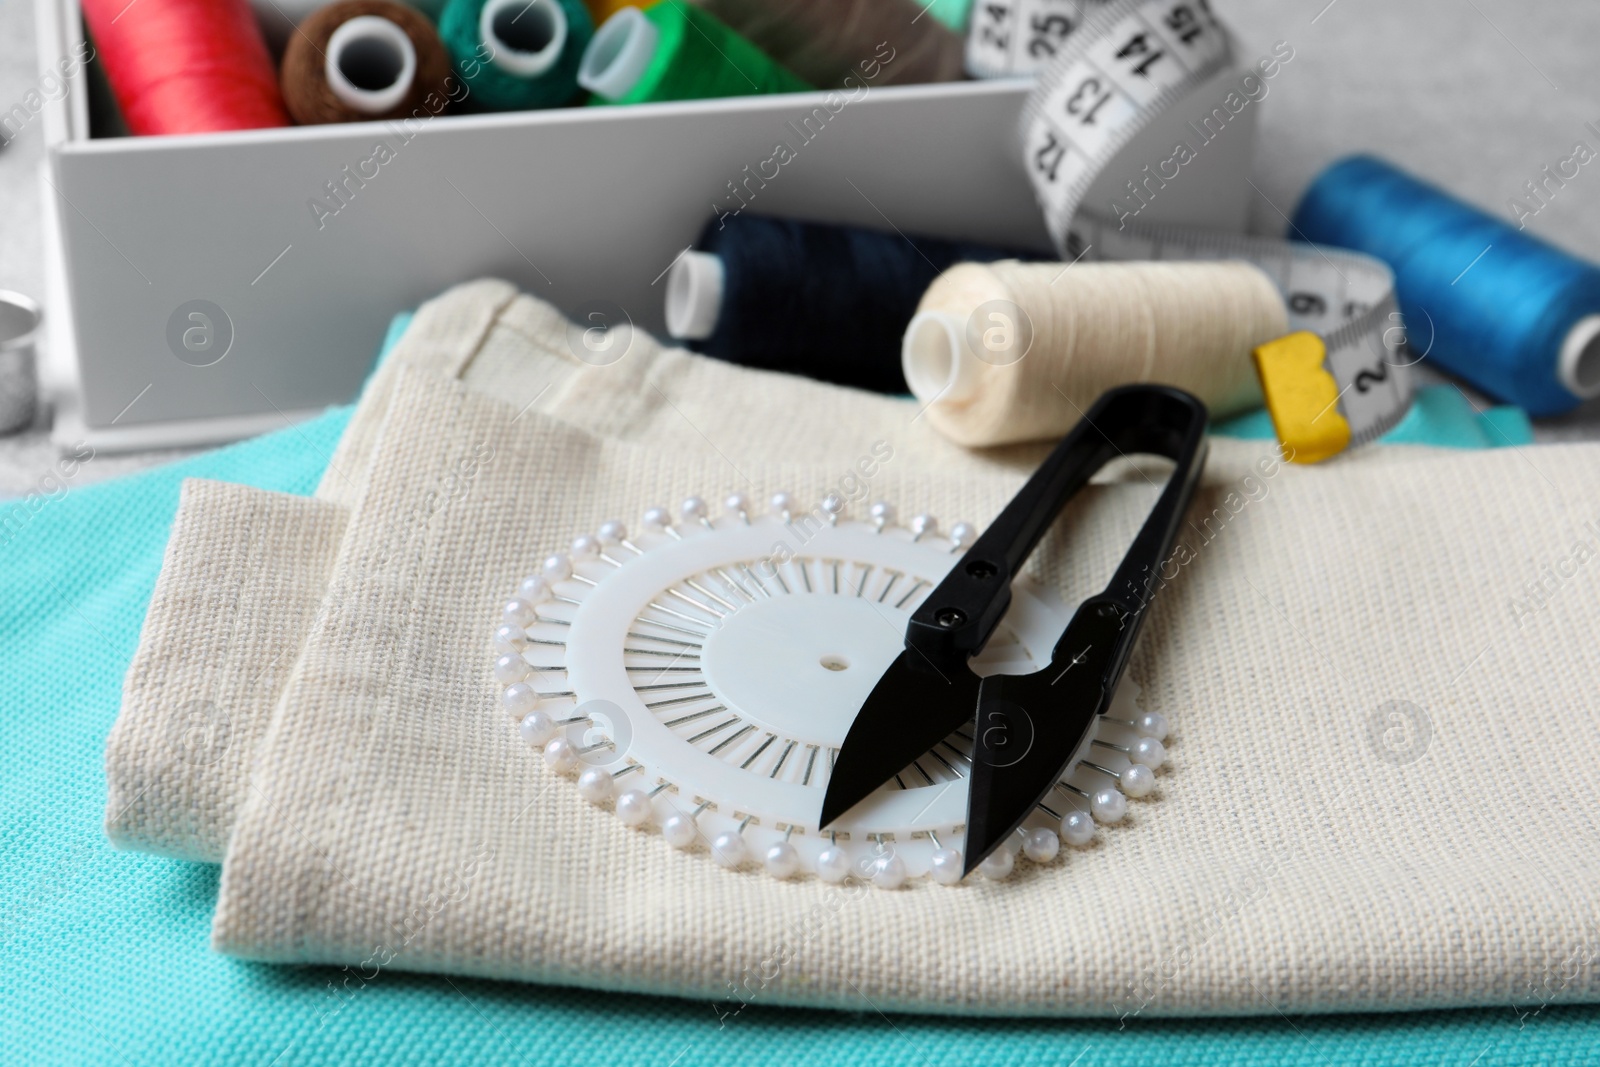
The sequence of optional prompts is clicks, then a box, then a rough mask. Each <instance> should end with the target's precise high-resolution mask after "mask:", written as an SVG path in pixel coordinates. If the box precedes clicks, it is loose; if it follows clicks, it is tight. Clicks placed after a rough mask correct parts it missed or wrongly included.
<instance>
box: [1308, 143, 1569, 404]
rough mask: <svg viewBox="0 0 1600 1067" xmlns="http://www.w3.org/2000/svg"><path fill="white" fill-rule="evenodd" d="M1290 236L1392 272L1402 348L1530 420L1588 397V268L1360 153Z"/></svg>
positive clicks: (1333, 177) (1325, 186) (1315, 196)
mask: <svg viewBox="0 0 1600 1067" xmlns="http://www.w3.org/2000/svg"><path fill="white" fill-rule="evenodd" d="M1294 228H1295V236H1296V237H1299V238H1302V239H1304V240H1307V241H1314V242H1318V243H1321V244H1328V245H1337V246H1338V247H1341V248H1353V249H1356V250H1357V251H1361V252H1366V253H1367V254H1369V255H1372V256H1376V257H1377V258H1379V259H1381V260H1383V261H1384V262H1385V263H1387V264H1389V266H1390V267H1391V268H1392V269H1393V270H1394V274H1395V287H1396V295H1397V296H1398V298H1399V301H1400V310H1401V311H1402V312H1403V313H1404V314H1405V317H1406V330H1407V333H1408V335H1409V338H1410V342H1411V345H1412V347H1413V348H1414V349H1415V350H1416V351H1418V352H1423V351H1426V354H1427V358H1428V359H1430V360H1432V361H1433V362H1435V363H1437V364H1438V365H1439V366H1441V367H1443V368H1444V369H1446V370H1448V371H1450V372H1451V373H1453V374H1456V375H1458V376H1459V377H1461V378H1464V379H1466V380H1467V381H1469V382H1471V383H1472V384H1473V385H1474V386H1476V387H1478V388H1479V389H1481V390H1483V391H1484V392H1485V393H1488V394H1489V395H1490V396H1493V397H1495V398H1497V399H1500V400H1504V401H1508V402H1510V403H1513V404H1517V405H1520V406H1521V407H1523V408H1525V409H1526V410H1527V411H1528V413H1529V414H1530V415H1557V414H1560V413H1561V412H1563V411H1568V410H1570V409H1572V408H1574V407H1576V406H1577V405H1578V404H1580V403H1582V402H1583V401H1584V400H1587V399H1589V398H1590V397H1593V396H1596V395H1600V268H1597V267H1595V266H1594V265H1593V264H1590V263H1585V262H1584V261H1583V260H1581V259H1578V258H1577V257H1575V256H1572V255H1569V254H1568V253H1566V252H1563V251H1561V250H1560V249H1559V248H1555V247H1553V246H1551V245H1548V244H1546V243H1545V242H1543V241H1541V240H1539V239H1538V238H1536V237H1533V236H1531V235H1529V234H1526V233H1523V232H1521V231H1519V230H1517V229H1516V228H1515V227H1513V226H1511V225H1509V224H1507V223H1505V222H1503V221H1501V220H1500V219H1497V218H1495V217H1493V216H1491V215H1488V214H1485V213H1484V212H1482V211H1479V210H1478V209H1477V208H1475V207H1471V206H1469V205H1467V204H1464V203H1462V202H1461V201H1459V200H1456V199H1455V198H1454V197H1451V196H1449V195H1447V194H1445V193H1444V192H1442V191H1441V190H1439V189H1436V188H1434V187H1433V186H1431V185H1428V184H1426V183H1424V182H1421V181H1418V180H1417V179H1416V178H1413V177H1411V176H1410V175H1409V174H1406V173H1405V172H1404V171H1401V170H1399V169H1398V168H1396V167H1394V166H1392V165H1390V164H1388V163H1385V162H1383V161H1382V160H1379V159H1374V158H1372V157H1370V156H1352V157H1351V158H1349V159H1344V160H1341V161H1339V162H1338V163H1335V164H1333V165H1332V166H1331V167H1329V168H1328V169H1327V170H1325V171H1323V172H1322V174H1321V175H1320V176H1319V177H1318V178H1317V180H1316V181H1315V182H1313V183H1312V185H1311V188H1310V189H1308V190H1306V194H1305V196H1304V197H1303V198H1302V199H1301V201H1300V206H1299V208H1298V209H1296V211H1295V217H1294Z"/></svg>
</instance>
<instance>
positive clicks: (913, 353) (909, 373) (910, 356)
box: [901, 315, 956, 400]
mask: <svg viewBox="0 0 1600 1067" xmlns="http://www.w3.org/2000/svg"><path fill="white" fill-rule="evenodd" d="M955 360H956V352H955V339H954V337H953V336H952V335H951V331H950V327H949V325H948V324H947V323H946V322H944V320H943V318H942V317H940V316H938V315H926V316H923V315H919V316H917V318H916V320H915V321H913V323H912V324H911V328H910V330H909V331H908V335H907V337H906V346H905V354H904V358H903V359H902V361H901V362H902V364H903V367H902V369H903V370H904V371H905V375H906V384H908V385H910V386H911V391H912V392H913V393H915V394H916V395H917V397H918V399H921V400H932V399H933V398H934V397H935V396H938V395H939V393H941V392H943V391H944V390H945V389H947V388H949V386H950V382H951V379H952V378H953V377H954V374H955Z"/></svg>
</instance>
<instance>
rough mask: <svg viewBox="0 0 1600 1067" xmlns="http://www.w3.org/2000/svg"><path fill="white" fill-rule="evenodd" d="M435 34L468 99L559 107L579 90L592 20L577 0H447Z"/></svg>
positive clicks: (505, 106)
mask: <svg viewBox="0 0 1600 1067" xmlns="http://www.w3.org/2000/svg"><path fill="white" fill-rule="evenodd" d="M439 36H440V37H441V38H442V39H443V40H444V46H445V48H446V49H447V50H448V51H449V53H450V61H451V63H453V64H454V65H455V68H456V73H457V74H458V75H460V76H461V79H462V81H464V82H466V83H467V86H468V87H469V88H470V90H471V92H470V93H469V94H468V97H467V98H468V99H469V100H473V101H476V102H477V103H478V104H479V105H480V106H482V107H485V108H489V109H490V110H494V111H517V110H523V109H528V108H541V107H560V106H561V105H562V104H566V103H569V102H571V100H572V98H573V97H575V96H577V95H578V63H579V62H580V61H581V60H582V58H583V53H584V49H586V48H587V47H588V46H589V41H590V40H591V39H592V38H593V37H594V22H593V20H591V19H590V17H589V9H588V8H586V7H584V5H583V2H582V0H450V2H449V3H448V4H446V5H445V9H444V14H443V15H441V16H440V18H439Z"/></svg>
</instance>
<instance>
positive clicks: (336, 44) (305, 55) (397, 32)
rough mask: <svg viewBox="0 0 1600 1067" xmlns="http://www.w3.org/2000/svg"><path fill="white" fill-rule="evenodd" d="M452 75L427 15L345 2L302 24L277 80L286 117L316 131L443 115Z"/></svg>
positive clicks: (369, 1)
mask: <svg viewBox="0 0 1600 1067" xmlns="http://www.w3.org/2000/svg"><path fill="white" fill-rule="evenodd" d="M450 69H451V68H450V57H449V55H448V54H447V53H446V52H445V48H444V45H443V43H441V42H440V40H439V34H438V31H436V30H435V29H434V28H433V23H431V22H429V21H428V18H427V16H425V15H423V14H421V13H420V12H418V11H415V10H413V9H412V8H409V7H406V6H405V5H404V4H400V3H395V2H394V0H340V2H339V3H333V4H329V5H328V6H327V7H323V8H319V9H317V10H316V11H313V12H312V13H311V14H310V15H309V16H307V17H306V19H305V21H303V22H301V23H300V26H299V29H298V30H296V31H295V33H294V34H293V35H292V36H291V37H290V38H289V44H288V47H286V48H285V49H284V52H283V65H282V68H281V73H280V76H279V77H280V83H281V85H282V88H283V100H284V103H285V105H287V107H288V109H289V114H290V115H291V116H293V117H294V120H295V121H296V122H298V123H301V124H303V125H314V124H317V123H324V122H361V121H370V120H381V119H397V118H402V117H404V116H407V115H411V114H415V113H418V112H424V113H427V114H438V113H439V112H440V111H442V110H443V109H444V105H445V103H446V102H447V101H448V100H449V99H450V96H449V86H448V85H447V84H446V83H447V80H449V79H450ZM430 97H433V98H434V99H431V100H430V99H429V98H430ZM430 105H431V106H430Z"/></svg>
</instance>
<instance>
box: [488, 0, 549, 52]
mask: <svg viewBox="0 0 1600 1067" xmlns="http://www.w3.org/2000/svg"><path fill="white" fill-rule="evenodd" d="M491 26H493V28H494V36H495V39H496V40H498V41H499V42H500V43H501V44H503V45H505V46H506V47H507V48H509V49H511V50H513V51H516V52H530V53H531V52H542V51H544V50H545V49H546V48H548V47H549V46H550V42H551V41H553V40H554V39H555V36H556V24H555V19H554V18H552V17H551V15H550V8H549V6H548V5H547V4H545V3H542V2H540V0H535V2H534V3H531V4H507V5H506V6H504V7H502V8H500V10H498V11H496V12H495V13H494V19H493V21H492V22H491Z"/></svg>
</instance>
